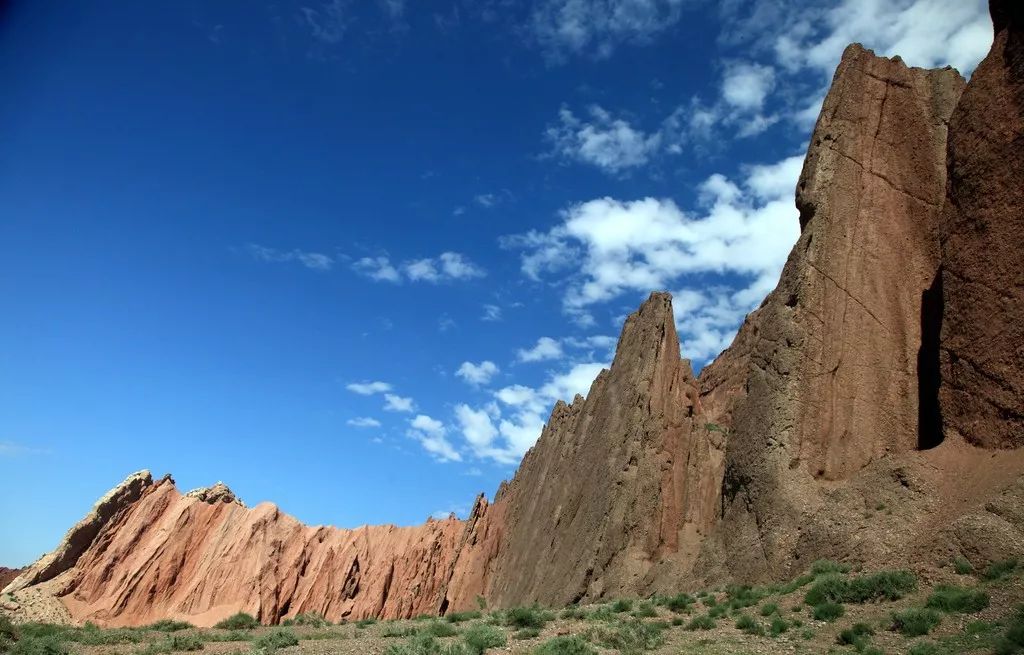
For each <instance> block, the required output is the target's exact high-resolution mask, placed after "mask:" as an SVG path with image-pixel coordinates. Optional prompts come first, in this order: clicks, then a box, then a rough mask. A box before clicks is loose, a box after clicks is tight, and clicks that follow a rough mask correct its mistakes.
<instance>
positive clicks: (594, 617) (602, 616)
mask: <svg viewBox="0 0 1024 655" xmlns="http://www.w3.org/2000/svg"><path fill="white" fill-rule="evenodd" d="M583 618H585V619H587V620H588V621H611V620H612V619H614V618H615V612H613V611H612V608H611V607H609V606H607V605H599V606H598V607H597V608H596V609H594V611H593V612H590V613H589V614H586V615H585V616H584V617H583Z"/></svg>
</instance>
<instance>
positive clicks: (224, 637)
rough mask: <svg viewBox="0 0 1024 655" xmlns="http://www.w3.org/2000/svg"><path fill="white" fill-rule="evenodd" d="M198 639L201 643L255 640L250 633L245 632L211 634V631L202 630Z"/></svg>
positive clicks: (230, 631)
mask: <svg viewBox="0 0 1024 655" xmlns="http://www.w3.org/2000/svg"><path fill="white" fill-rule="evenodd" d="M200 638H201V639H202V640H203V641H214V642H220V641H249V640H251V639H255V636H254V635H253V633H252V632H248V631H245V630H228V631H227V632H213V631H212V630H204V631H203V632H201V633H200Z"/></svg>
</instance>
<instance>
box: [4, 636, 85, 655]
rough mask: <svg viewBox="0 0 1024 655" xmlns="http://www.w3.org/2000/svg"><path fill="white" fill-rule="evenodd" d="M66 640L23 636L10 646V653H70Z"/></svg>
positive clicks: (32, 654) (68, 654)
mask: <svg viewBox="0 0 1024 655" xmlns="http://www.w3.org/2000/svg"><path fill="white" fill-rule="evenodd" d="M70 653H71V649H70V648H69V647H68V644H67V642H65V641H61V640H60V639H58V638H57V637H53V636H50V637H27V638H26V637H23V638H21V639H19V640H18V641H17V642H16V643H15V644H14V646H12V647H11V650H10V655H70Z"/></svg>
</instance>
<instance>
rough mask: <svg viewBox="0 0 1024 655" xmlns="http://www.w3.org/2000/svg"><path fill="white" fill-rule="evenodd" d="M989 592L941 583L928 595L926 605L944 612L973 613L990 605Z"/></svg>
mask: <svg viewBox="0 0 1024 655" xmlns="http://www.w3.org/2000/svg"><path fill="white" fill-rule="evenodd" d="M988 603H989V598H988V594H986V593H985V592H984V591H981V590H980V589H964V588H963V587H957V586H954V585H939V586H937V587H935V590H934V591H932V594H931V595H930V596H929V597H928V602H927V603H925V607H931V608H932V609H937V610H941V611H943V612H961V613H964V614H973V613H974V612H980V611H981V610H983V609H985V608H986V607H988Z"/></svg>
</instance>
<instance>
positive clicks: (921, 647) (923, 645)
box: [907, 641, 942, 655]
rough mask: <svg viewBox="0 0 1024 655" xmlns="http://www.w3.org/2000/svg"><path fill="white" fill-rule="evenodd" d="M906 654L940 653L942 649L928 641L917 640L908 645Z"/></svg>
mask: <svg viewBox="0 0 1024 655" xmlns="http://www.w3.org/2000/svg"><path fill="white" fill-rule="evenodd" d="M907 655H942V649H941V648H939V645H938V644H935V643H932V642H930V641H919V642H917V643H916V644H914V645H912V646H911V647H910V650H908V651H907Z"/></svg>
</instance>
